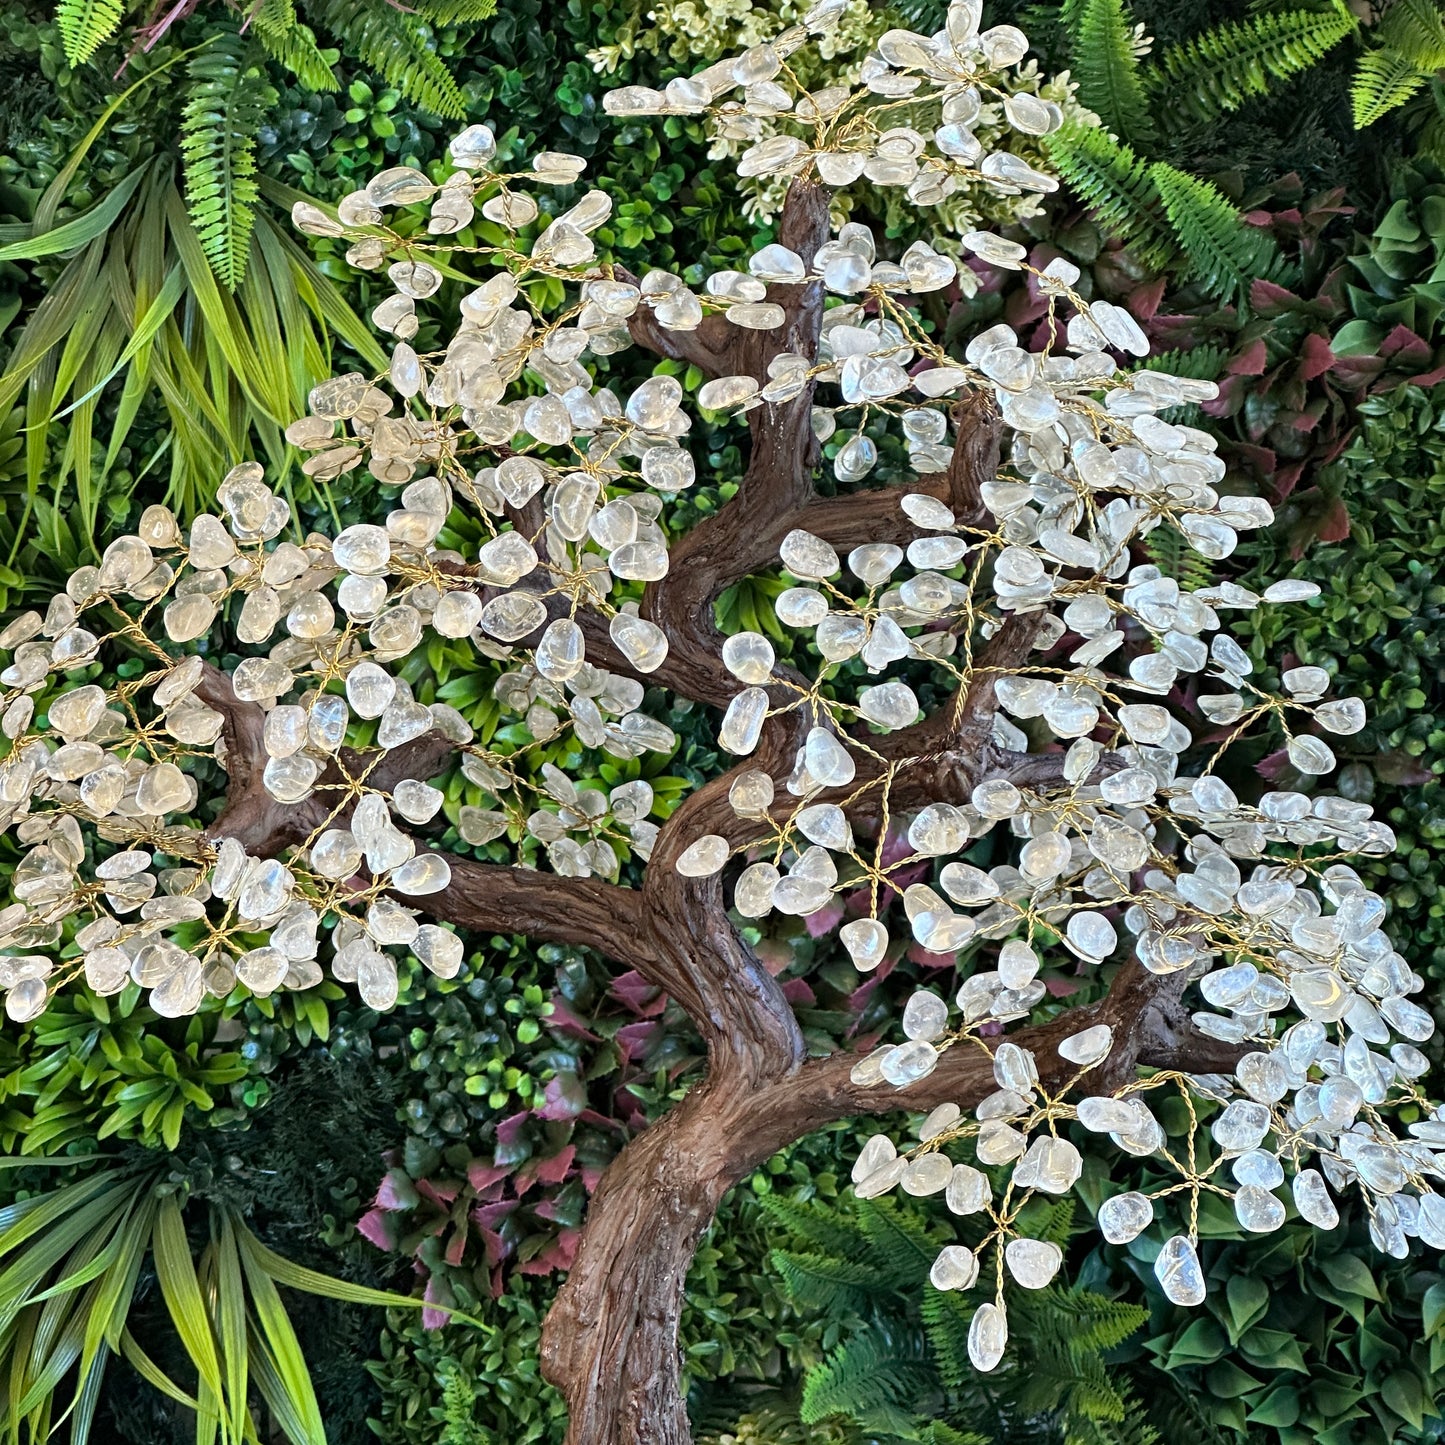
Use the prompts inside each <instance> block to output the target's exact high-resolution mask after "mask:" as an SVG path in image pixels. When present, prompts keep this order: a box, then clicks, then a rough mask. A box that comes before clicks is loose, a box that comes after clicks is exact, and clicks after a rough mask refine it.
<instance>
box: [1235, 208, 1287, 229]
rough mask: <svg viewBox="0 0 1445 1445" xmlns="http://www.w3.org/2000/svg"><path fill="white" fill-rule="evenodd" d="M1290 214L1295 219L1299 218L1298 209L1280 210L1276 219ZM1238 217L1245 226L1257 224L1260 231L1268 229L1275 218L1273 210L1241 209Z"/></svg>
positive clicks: (1281, 218)
mask: <svg viewBox="0 0 1445 1445" xmlns="http://www.w3.org/2000/svg"><path fill="white" fill-rule="evenodd" d="M1291 214H1292V215H1293V216H1294V218H1295V219H1296V220H1298V219H1299V212H1298V211H1294V212H1290V211H1281V212H1280V213H1279V216H1278V219H1280V220H1283V219H1284V218H1285V217H1286V216H1288V215H1291ZM1239 219H1240V220H1241V221H1243V222H1244V224H1245V225H1246V226H1257V227H1259V229H1260V230H1261V231H1264V230H1268V229H1269V227H1270V226H1272V225H1274V223H1275V220H1276V214H1275V212H1273V211H1242V212H1240V217H1239Z"/></svg>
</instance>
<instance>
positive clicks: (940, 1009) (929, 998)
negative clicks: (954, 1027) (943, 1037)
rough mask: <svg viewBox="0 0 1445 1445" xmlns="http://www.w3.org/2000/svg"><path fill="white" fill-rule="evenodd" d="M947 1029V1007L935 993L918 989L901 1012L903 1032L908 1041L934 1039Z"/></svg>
mask: <svg viewBox="0 0 1445 1445" xmlns="http://www.w3.org/2000/svg"><path fill="white" fill-rule="evenodd" d="M947 1027H948V1005H947V1004H946V1003H945V1002H944V1001H943V1000H942V999H941V998H939V996H938V995H937V994H936V993H932V992H930V991H929V990H928V989H919V990H918V992H917V993H915V994H914V995H913V997H912V998H910V999H909V1000H908V1003H907V1005H906V1006H905V1008H904V1010H903V1032H904V1033H905V1034H906V1035H907V1036H908V1037H909V1038H910V1039H924V1040H932V1039H936V1038H937V1037H938V1036H939V1035H940V1034H941V1033H943V1031H944V1030H945V1029H946V1028H947Z"/></svg>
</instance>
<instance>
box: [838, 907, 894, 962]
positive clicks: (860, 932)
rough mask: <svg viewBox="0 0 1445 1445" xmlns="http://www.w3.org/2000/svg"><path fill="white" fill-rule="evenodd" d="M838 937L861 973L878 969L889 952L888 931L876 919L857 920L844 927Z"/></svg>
mask: <svg viewBox="0 0 1445 1445" xmlns="http://www.w3.org/2000/svg"><path fill="white" fill-rule="evenodd" d="M838 937H839V939H840V940H841V941H842V944H843V947H844V948H846V949H847V950H848V956H849V957H850V958H851V959H852V960H853V966H854V968H856V969H858V971H859V972H860V973H867V972H869V971H871V970H872V969H875V968H877V967H878V965H879V964H880V963H882V962H883V956H884V954H885V953H886V952H887V950H888V930H887V929H886V928H885V927H884V926H883V924H881V923H880V922H879V921H878V920H877V919H876V918H855V919H854V920H853V921H852V922H851V923H845V924H844V925H843V927H842V928H841V929H840V930H839V932H838Z"/></svg>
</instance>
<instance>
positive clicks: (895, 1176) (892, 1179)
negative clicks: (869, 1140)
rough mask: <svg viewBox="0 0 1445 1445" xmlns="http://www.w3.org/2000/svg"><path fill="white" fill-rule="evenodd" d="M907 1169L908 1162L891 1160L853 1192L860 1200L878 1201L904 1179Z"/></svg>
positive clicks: (854, 1188)
mask: <svg viewBox="0 0 1445 1445" xmlns="http://www.w3.org/2000/svg"><path fill="white" fill-rule="evenodd" d="M907 1169H908V1160H906V1159H901V1158H900V1159H891V1160H889V1162H888V1163H886V1164H884V1165H883V1166H882V1167H880V1168H878V1169H875V1170H874V1171H873V1172H872V1173H871V1174H869V1175H868V1176H867V1178H865V1179H862V1180H860V1181H859V1182H858V1183H857V1184H855V1185H854V1186H853V1192H854V1193H855V1194H856V1195H857V1196H858V1198H859V1199H876V1198H877V1197H878V1196H879V1195H880V1194H886V1193H887V1192H888V1191H889V1190H890V1189H892V1188H893V1186H894V1185H895V1184H897V1183H898V1182H899V1180H900V1179H902V1178H903V1175H904V1174H905V1172H906V1171H907Z"/></svg>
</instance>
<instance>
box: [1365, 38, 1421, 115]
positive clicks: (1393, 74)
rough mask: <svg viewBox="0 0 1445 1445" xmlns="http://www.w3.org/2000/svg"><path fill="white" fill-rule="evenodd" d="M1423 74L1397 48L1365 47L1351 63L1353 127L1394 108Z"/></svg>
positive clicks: (1403, 100) (1413, 89)
mask: <svg viewBox="0 0 1445 1445" xmlns="http://www.w3.org/2000/svg"><path fill="white" fill-rule="evenodd" d="M1425 80H1426V76H1425V75H1424V73H1423V72H1422V71H1421V70H1420V68H1419V67H1418V66H1417V65H1416V64H1415V62H1414V61H1413V60H1411V59H1410V57H1409V56H1408V55H1405V54H1403V53H1402V52H1401V51H1398V50H1391V49H1382V50H1369V51H1366V52H1365V54H1364V55H1362V56H1361V57H1360V63H1359V65H1357V66H1356V67H1355V78H1354V80H1353V81H1352V82H1351V84H1350V109H1351V110H1352V111H1353V113H1354V119H1355V129H1356V130H1364V129H1365V127H1366V126H1370V125H1374V123H1375V122H1376V121H1377V120H1379V119H1380V117H1381V116H1385V115H1389V113H1390V112H1391V111H1392V110H1398V109H1399V108H1400V107H1401V106H1402V105H1404V104H1405V102H1406V101H1407V100H1409V99H1410V97H1411V96H1412V95H1414V94H1415V92H1416V91H1417V90H1419V89H1420V87H1421V86H1422V85H1424V84H1425Z"/></svg>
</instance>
